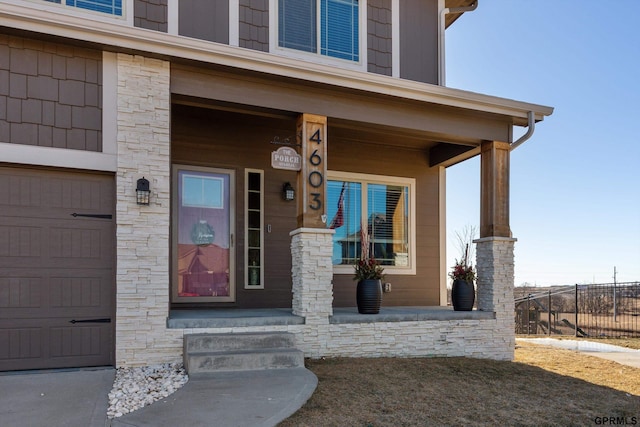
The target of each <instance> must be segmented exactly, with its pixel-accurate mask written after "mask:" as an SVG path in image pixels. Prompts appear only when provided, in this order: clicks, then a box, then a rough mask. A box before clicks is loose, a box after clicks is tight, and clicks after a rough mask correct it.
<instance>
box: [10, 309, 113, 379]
mask: <svg viewBox="0 0 640 427" xmlns="http://www.w3.org/2000/svg"><path fill="white" fill-rule="evenodd" d="M88 320H91V319H88ZM12 323H15V321H6V320H0V366H2V368H3V370H15V369H45V368H61V367H72V366H99V365H111V364H113V360H112V356H111V354H112V351H111V349H112V348H113V332H112V331H113V328H112V326H111V324H109V323H97V324H88V323H76V324H69V323H64V322H62V321H60V319H56V318H48V319H28V320H23V321H21V322H20V323H22V324H21V325H19V326H18V325H15V324H12ZM45 325H46V326H45Z"/></svg>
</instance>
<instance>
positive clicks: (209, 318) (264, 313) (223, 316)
mask: <svg viewBox="0 0 640 427" xmlns="http://www.w3.org/2000/svg"><path fill="white" fill-rule="evenodd" d="M493 318H495V313H493V312H490V311H477V310H473V311H454V310H453V308H451V307H440V306H430V307H382V308H380V313H378V314H360V313H358V309H357V308H356V307H335V308H334V309H333V316H330V317H329V323H332V324H343V323H376V322H412V321H439V320H440V321H446V320H469V319H473V320H481V319H493ZM304 323H305V321H304V317H301V316H296V315H294V314H293V313H292V312H291V309H290V308H254V309H208V310H171V311H170V312H169V317H168V318H167V328H169V329H192V328H229V327H247V326H272V325H303V324H304Z"/></svg>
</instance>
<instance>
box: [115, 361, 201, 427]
mask: <svg viewBox="0 0 640 427" xmlns="http://www.w3.org/2000/svg"><path fill="white" fill-rule="evenodd" d="M187 381H189V377H188V376H187V374H186V372H185V370H184V366H183V365H182V363H165V364H163V365H152V366H143V367H139V368H118V369H117V370H116V378H115V381H114V382H113V388H112V389H111V392H110V393H109V409H108V410H107V416H108V417H109V418H116V417H121V416H123V415H125V414H128V413H129V412H133V411H135V410H136V409H140V408H142V407H144V406H147V405H150V404H152V403H153V402H155V401H157V400H160V399H164V398H165V397H167V396H169V395H170V394H172V393H174V392H175V391H176V390H178V389H179V388H180V387H182V386H183V385H185V384H186V383H187Z"/></svg>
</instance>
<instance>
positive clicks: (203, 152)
mask: <svg viewBox="0 0 640 427" xmlns="http://www.w3.org/2000/svg"><path fill="white" fill-rule="evenodd" d="M171 128H172V146H171V154H172V161H173V163H175V164H190V165H198V166H207V167H220V168H228V169H233V170H235V171H236V213H237V215H236V223H235V227H236V237H237V238H236V247H235V256H236V297H237V298H236V301H237V302H236V304H235V305H236V306H238V307H241V308H252V307H291V283H292V282H291V249H290V243H291V240H290V237H289V232H291V231H292V230H294V229H295V228H296V205H295V203H288V202H285V201H284V200H282V196H281V192H282V184H283V183H284V182H287V181H289V182H295V179H296V172H292V171H285V170H277V169H272V168H271V152H272V151H274V150H275V149H276V148H277V146H274V145H272V144H270V143H269V142H270V141H271V140H272V139H273V137H274V136H280V138H281V139H284V138H285V137H288V136H291V135H294V134H295V119H294V118H292V119H291V120H274V119H266V118H260V117H257V116H248V115H238V114H232V113H224V112H219V111H214V110H206V109H199V108H195V107H186V106H182V105H174V106H173V107H172V125H171ZM245 168H251V169H262V170H264V224H265V231H264V261H265V275H264V276H265V288H264V289H250V290H245V289H244V264H245V259H244V245H245V236H244V233H245V229H244V209H245V206H244V191H245V182H244V173H245V172H244V171H245ZM269 224H270V225H271V233H268V232H267V230H266V226H267V225H269ZM213 305H215V304H213Z"/></svg>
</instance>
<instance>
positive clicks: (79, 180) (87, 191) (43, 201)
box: [0, 168, 115, 218]
mask: <svg viewBox="0 0 640 427" xmlns="http://www.w3.org/2000/svg"><path fill="white" fill-rule="evenodd" d="M105 178H107V179H105ZM114 194H115V193H114V182H113V179H111V177H105V176H102V175H89V174H79V173H65V172H55V173H53V172H46V171H34V170H28V169H24V170H20V169H17V168H0V208H2V211H3V213H4V214H5V215H6V216H9V217H12V216H21V215H22V213H23V212H24V211H25V208H37V209H34V210H33V212H30V215H32V216H33V217H34V218H55V217H58V218H65V217H66V216H68V215H69V214H71V213H73V212H75V211H76V210H81V211H86V212H84V213H94V214H95V213H110V212H102V211H103V210H105V209H108V210H112V209H113V202H112V201H111V200H110V199H111V198H112V197H113V195H114ZM78 213H82V212H78Z"/></svg>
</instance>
